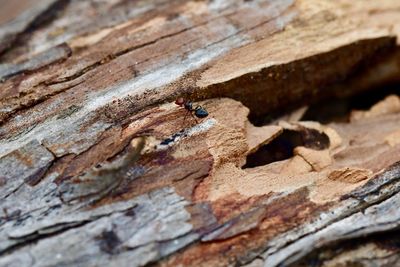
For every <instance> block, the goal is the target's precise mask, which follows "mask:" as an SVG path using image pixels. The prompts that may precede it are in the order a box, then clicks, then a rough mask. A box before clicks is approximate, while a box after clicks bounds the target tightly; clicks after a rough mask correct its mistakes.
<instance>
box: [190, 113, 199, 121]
mask: <svg viewBox="0 0 400 267" xmlns="http://www.w3.org/2000/svg"><path fill="white" fill-rule="evenodd" d="M190 115H191V116H192V118H193V119H194V120H195V121H196V123H197V124H198V123H199V121H198V120H197V118H196V116H194V115H193V113H192V112H191V111H190Z"/></svg>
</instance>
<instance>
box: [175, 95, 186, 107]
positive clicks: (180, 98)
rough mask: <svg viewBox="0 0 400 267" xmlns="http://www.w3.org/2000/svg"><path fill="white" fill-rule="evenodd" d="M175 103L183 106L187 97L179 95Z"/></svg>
mask: <svg viewBox="0 0 400 267" xmlns="http://www.w3.org/2000/svg"><path fill="white" fill-rule="evenodd" d="M175 104H177V105H178V106H182V105H183V104H185V99H183V97H179V98H177V99H176V100H175Z"/></svg>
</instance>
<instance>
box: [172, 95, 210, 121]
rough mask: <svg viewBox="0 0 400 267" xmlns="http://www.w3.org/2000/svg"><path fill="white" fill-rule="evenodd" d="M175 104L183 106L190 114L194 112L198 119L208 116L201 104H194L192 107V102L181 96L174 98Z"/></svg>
mask: <svg viewBox="0 0 400 267" xmlns="http://www.w3.org/2000/svg"><path fill="white" fill-rule="evenodd" d="M175 104H177V105H178V106H181V107H183V108H185V109H186V110H187V111H188V112H190V114H191V115H192V116H193V114H194V115H195V116H196V117H197V118H199V119H202V118H205V117H207V116H208V112H207V110H206V109H205V108H203V107H202V106H196V107H194V108H193V102H192V101H189V100H186V99H184V98H182V97H179V98H178V99H176V101H175Z"/></svg>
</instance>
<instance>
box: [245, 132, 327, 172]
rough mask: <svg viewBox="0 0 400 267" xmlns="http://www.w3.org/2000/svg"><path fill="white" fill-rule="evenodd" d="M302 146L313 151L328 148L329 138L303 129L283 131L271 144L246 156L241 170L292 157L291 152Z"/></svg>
mask: <svg viewBox="0 0 400 267" xmlns="http://www.w3.org/2000/svg"><path fill="white" fill-rule="evenodd" d="M298 146H304V147H307V148H311V149H315V150H323V149H326V148H328V147H329V138H328V136H327V135H326V134H325V133H320V132H318V131H317V130H314V129H308V128H305V127H303V128H302V129H301V131H294V130H286V129H285V130H283V132H282V133H281V134H280V135H279V136H278V137H276V138H275V139H274V140H273V141H272V142H270V143H268V144H266V145H263V146H261V147H260V148H259V149H257V151H255V152H253V153H251V154H249V155H247V159H246V164H245V165H244V166H243V167H242V169H247V168H253V167H257V166H262V165H267V164H270V163H273V162H276V161H281V160H285V159H289V158H291V157H293V155H294V154H293V150H294V148H296V147H298Z"/></svg>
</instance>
